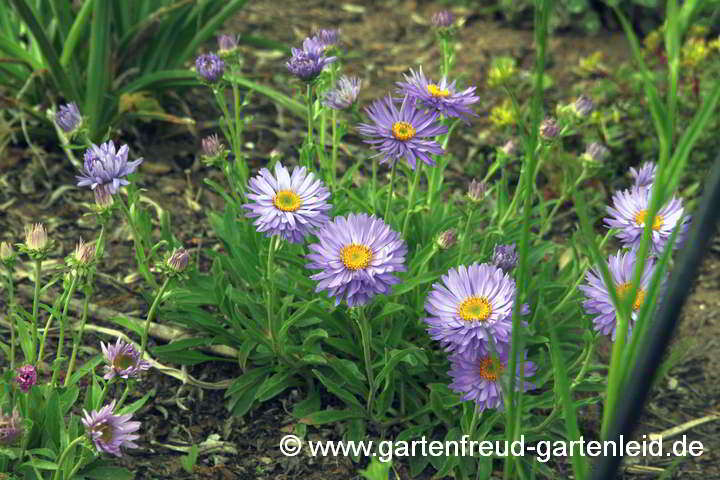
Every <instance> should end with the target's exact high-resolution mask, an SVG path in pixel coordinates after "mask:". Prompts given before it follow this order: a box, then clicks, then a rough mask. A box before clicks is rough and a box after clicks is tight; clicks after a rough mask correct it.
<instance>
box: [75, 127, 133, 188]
mask: <svg viewBox="0 0 720 480" xmlns="http://www.w3.org/2000/svg"><path fill="white" fill-rule="evenodd" d="M129 151H130V150H129V149H128V146H127V145H123V146H122V147H120V149H119V150H117V151H116V150H115V144H114V143H113V142H112V140H110V141H109V142H105V143H103V144H102V145H100V146H99V147H98V146H97V145H95V144H92V146H91V147H90V148H88V149H87V150H86V151H85V157H84V158H85V172H83V173H84V175H76V177H75V178H77V179H78V180H79V181H78V183H77V186H78V187H87V186H88V185H89V186H90V188H91V189H93V190H95V189H96V188H97V187H98V186H100V185H106V186H107V187H106V188H107V189H108V192H109V193H111V194H113V195H114V194H116V193H117V190H118V188H120V187H121V186H123V185H129V184H130V182H128V181H127V180H125V178H123V177H127V176H128V175H130V174H131V173H133V172H134V171H135V169H137V167H138V165H140V164H141V163H142V161H143V159H142V158H138V159H137V160H135V161H133V162H128V153H129Z"/></svg>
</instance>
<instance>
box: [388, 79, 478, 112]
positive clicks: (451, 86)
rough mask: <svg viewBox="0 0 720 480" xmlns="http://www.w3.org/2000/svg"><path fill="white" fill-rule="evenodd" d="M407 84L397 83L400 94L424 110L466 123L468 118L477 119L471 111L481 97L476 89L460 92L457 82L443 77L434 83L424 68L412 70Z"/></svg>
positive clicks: (470, 88)
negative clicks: (476, 93)
mask: <svg viewBox="0 0 720 480" xmlns="http://www.w3.org/2000/svg"><path fill="white" fill-rule="evenodd" d="M404 77H405V82H397V85H398V86H399V87H401V89H402V90H401V91H400V93H402V94H405V95H408V96H410V97H411V98H412V99H414V100H415V101H416V102H419V104H420V106H421V107H423V108H428V109H430V110H434V111H436V112H438V113H441V114H443V115H445V116H446V117H451V118H460V119H461V120H462V121H464V122H465V123H470V121H469V119H468V117H470V116H474V117H477V114H476V113H475V112H473V111H472V110H471V109H470V105H472V104H473V103H477V102H478V101H479V100H480V97H478V96H477V95H475V87H468V88H466V89H465V90H463V91H458V90H457V88H456V87H455V81H453V82H448V80H447V78H445V77H443V78H442V79H441V80H440V82H438V83H434V82H433V81H432V80H430V79H428V78H427V77H425V74H424V73H423V71H422V67H420V69H418V71H417V72H416V71H414V70H412V69H411V70H410V75H409V76H408V75H404Z"/></svg>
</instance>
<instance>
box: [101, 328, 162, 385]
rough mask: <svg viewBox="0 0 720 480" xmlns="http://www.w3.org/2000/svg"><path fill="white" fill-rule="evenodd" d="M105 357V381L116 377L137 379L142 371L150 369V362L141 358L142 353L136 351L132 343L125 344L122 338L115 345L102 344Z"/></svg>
mask: <svg viewBox="0 0 720 480" xmlns="http://www.w3.org/2000/svg"><path fill="white" fill-rule="evenodd" d="M100 347H101V348H102V352H103V355H105V363H107V365H105V375H104V377H103V378H105V380H110V379H111V378H114V377H120V378H125V379H127V378H130V377H133V378H135V377H137V376H138V375H139V374H140V372H141V371H143V370H148V369H149V368H150V362H147V361H145V360H143V359H142V358H140V352H138V351H137V350H135V347H134V346H133V345H132V344H131V343H125V342H124V341H122V340H121V339H120V338H118V339H117V341H116V342H115V345H112V344H110V343H108V344H107V345H105V344H104V343H103V342H100Z"/></svg>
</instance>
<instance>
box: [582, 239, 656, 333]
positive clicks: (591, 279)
mask: <svg viewBox="0 0 720 480" xmlns="http://www.w3.org/2000/svg"><path fill="white" fill-rule="evenodd" d="M636 261H637V256H636V254H635V251H633V250H630V251H628V252H625V253H622V252H621V251H618V252H617V254H616V255H610V258H609V259H608V268H609V270H610V276H611V277H612V281H613V287H614V288H615V291H616V292H617V293H618V297H620V300H621V301H622V300H623V299H624V297H625V296H627V294H628V292H629V291H630V287H631V285H632V284H631V281H632V276H633V272H634V271H635V262H636ZM654 270H655V265H654V262H653V261H652V260H651V259H648V260H646V262H645V266H644V267H643V274H642V278H641V279H640V288H639V289H638V291H637V294H636V295H635V300H634V302H633V305H632V310H631V312H632V314H631V318H630V325H629V329H628V333H630V332H631V331H632V328H633V326H634V325H635V321H636V320H637V316H638V312H639V311H640V308H641V307H642V305H643V302H644V301H645V295H646V294H647V290H648V286H649V285H650V280H651V278H652V274H653V271H654ZM585 280H586V281H587V285H581V286H579V287H578V288H579V289H580V290H582V291H583V292H584V293H585V297H587V300H585V301H584V302H583V307H584V308H585V312H587V313H588V314H591V315H596V316H595V317H594V318H593V324H594V328H595V330H597V331H598V332H600V333H602V334H603V335H610V336H611V338H612V339H613V340H615V328H616V324H617V317H616V316H615V307H614V306H613V303H612V300H611V299H610V293H609V292H608V289H607V287H606V286H605V282H603V278H602V274H601V273H600V269H599V268H598V267H597V266H596V267H593V268H592V269H590V270H588V272H587V274H586V275H585Z"/></svg>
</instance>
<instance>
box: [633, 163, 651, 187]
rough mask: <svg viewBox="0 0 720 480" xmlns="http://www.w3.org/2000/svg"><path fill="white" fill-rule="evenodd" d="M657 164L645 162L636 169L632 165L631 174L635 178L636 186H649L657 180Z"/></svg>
mask: <svg viewBox="0 0 720 480" xmlns="http://www.w3.org/2000/svg"><path fill="white" fill-rule="evenodd" d="M656 172H657V166H656V165H655V163H654V162H645V163H643V164H642V166H641V167H640V168H638V169H637V170H635V169H634V168H633V167H630V176H632V177H633V179H635V186H636V187H649V186H650V185H652V183H653V182H654V181H655V173H656Z"/></svg>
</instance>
